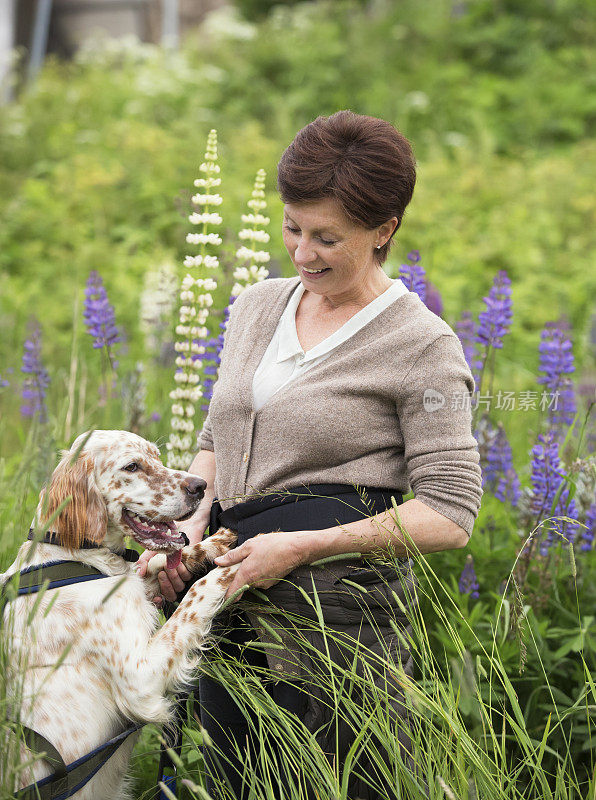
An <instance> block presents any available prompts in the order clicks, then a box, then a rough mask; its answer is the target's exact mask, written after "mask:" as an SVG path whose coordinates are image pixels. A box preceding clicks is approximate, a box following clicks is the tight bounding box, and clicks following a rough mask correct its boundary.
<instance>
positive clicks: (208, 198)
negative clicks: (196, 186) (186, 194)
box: [192, 194, 223, 225]
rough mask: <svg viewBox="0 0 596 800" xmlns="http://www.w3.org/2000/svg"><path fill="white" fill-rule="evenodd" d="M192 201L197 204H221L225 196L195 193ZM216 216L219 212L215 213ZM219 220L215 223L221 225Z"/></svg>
mask: <svg viewBox="0 0 596 800" xmlns="http://www.w3.org/2000/svg"><path fill="white" fill-rule="evenodd" d="M192 202H193V203H194V204H195V205H197V206H220V205H221V204H222V203H223V197H222V196H221V195H220V194H195V195H193V197H192ZM215 216H216V217H218V216H219V214H215ZM220 222H221V219H220V221H219V222H217V223H215V224H216V225H219V224H220Z"/></svg>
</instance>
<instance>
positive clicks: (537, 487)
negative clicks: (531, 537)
mask: <svg viewBox="0 0 596 800" xmlns="http://www.w3.org/2000/svg"><path fill="white" fill-rule="evenodd" d="M562 468H563V467H562V464H561V460H560V457H559V442H558V441H557V438H556V435H555V433H554V432H553V431H552V430H551V431H549V432H548V433H547V434H545V435H543V434H539V436H538V444H536V445H534V447H533V448H532V490H531V501H530V509H531V511H532V513H533V514H534V515H535V518H536V524H538V523H539V522H541V521H542V520H543V519H546V518H548V517H551V516H554V517H560V516H568V517H576V515H577V511H576V506H575V501H574V500H573V499H571V500H569V487H568V486H564V487H563V489H562V491H561V493H560V495H559V499H558V502H557V504H556V507H555V508H554V509H553V503H554V500H555V497H556V494H557V491H558V489H559V487H560V485H561V482H562V481H564V480H565V477H564V475H563V471H562ZM550 524H551V530H549V531H548V535H547V537H546V538H543V539H542V541H541V544H540V553H541V555H546V553H547V552H548V548H549V547H550V546H551V544H552V543H553V541H554V534H555V533H561V534H563V535H564V536H566V537H567V539H569V540H570V541H573V540H574V539H575V535H576V533H577V528H578V526H577V524H574V523H567V522H564V521H563V520H556V521H554V522H552V523H550Z"/></svg>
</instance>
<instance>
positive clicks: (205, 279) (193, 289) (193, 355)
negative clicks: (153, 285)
mask: <svg viewBox="0 0 596 800" xmlns="http://www.w3.org/2000/svg"><path fill="white" fill-rule="evenodd" d="M216 162H217V134H216V132H215V131H214V130H213V131H211V132H210V133H209V137H208V139H207V148H206V152H205V160H204V162H203V163H202V164H201V166H200V171H201V173H203V177H201V178H198V179H197V180H196V181H195V186H196V187H197V188H198V189H199V190H200V191H199V193H198V194H196V195H194V196H193V198H192V202H193V203H194V204H195V205H196V206H199V209H198V210H197V211H193V212H192V213H191V214H190V215H189V217H188V220H189V222H190V224H191V225H203V226H204V228H203V230H202V231H201V232H200V233H189V234H188V235H187V237H186V241H187V242H188V244H191V245H198V246H199V247H200V252H199V253H197V254H196V255H195V254H192V255H191V254H189V255H187V256H186V257H185V258H184V266H185V267H186V268H187V269H188V270H193V271H194V270H198V271H199V274H198V275H197V274H193V273H191V272H189V273H187V274H186V275H185V277H184V278H183V280H182V285H181V291H180V315H179V324H178V325H177V326H176V335H177V336H178V337H179V338H178V341H177V342H176V352H177V357H176V366H177V368H178V370H177V372H176V373H175V374H174V383H175V388H174V389H173V391H171V392H170V398H171V399H172V401H173V403H172V418H171V433H170V440H169V443H168V466H169V467H171V468H183V469H186V468H187V467H188V465H189V464H190V462H191V459H192V453H191V448H192V447H193V446H196V441H195V440H196V437H195V434H194V431H195V423H194V415H195V405H194V404H195V403H196V402H197V401H198V400H199V399H200V398H201V397H202V396H203V392H202V390H201V380H202V378H201V375H202V370H203V361H202V359H201V358H197V356H202V355H203V354H204V352H205V348H204V346H203V345H200V344H199V343H198V342H197V341H196V339H198V338H200V339H205V338H207V336H208V335H209V334H208V329H207V325H206V323H207V319H208V317H209V309H210V308H211V306H212V305H213V295H212V292H214V291H215V290H216V289H217V282H216V281H215V280H214V279H213V277H212V274H213V273H212V271H213V270H215V269H217V268H218V267H219V259H218V258H217V256H214V255H212V254H210V253H208V252H207V247H209V246H213V247H216V246H218V245H220V244H221V243H222V240H221V237H220V236H219V235H218V234H217V233H213V232H211V231H209V230H207V227H208V226H210V225H221V223H222V221H223V220H222V217H221V215H220V214H219V213H217V212H216V211H214V210H213V209H214V207H217V206H220V205H221V204H222V197H221V195H219V194H217V192H216V191H214V190H215V189H216V187H218V186H219V185H220V184H221V179H220V178H219V177H217V176H218V175H219V171H220V170H219V166H218V164H217V163H216ZM201 190H202V191H201ZM180 434H183V435H180Z"/></svg>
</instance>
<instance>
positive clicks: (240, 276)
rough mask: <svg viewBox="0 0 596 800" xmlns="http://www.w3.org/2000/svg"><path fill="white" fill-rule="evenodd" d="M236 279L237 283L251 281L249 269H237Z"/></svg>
mask: <svg viewBox="0 0 596 800" xmlns="http://www.w3.org/2000/svg"><path fill="white" fill-rule="evenodd" d="M234 278H235V279H236V280H237V281H244V282H245V283H248V281H249V280H250V272H249V271H248V267H236V269H235V270H234Z"/></svg>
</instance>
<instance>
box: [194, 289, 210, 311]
mask: <svg viewBox="0 0 596 800" xmlns="http://www.w3.org/2000/svg"><path fill="white" fill-rule="evenodd" d="M197 303H198V304H199V305H200V306H206V307H207V308H211V306H212V305H213V295H210V294H209V292H205V294H200V295H199V296H198V297H197Z"/></svg>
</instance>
